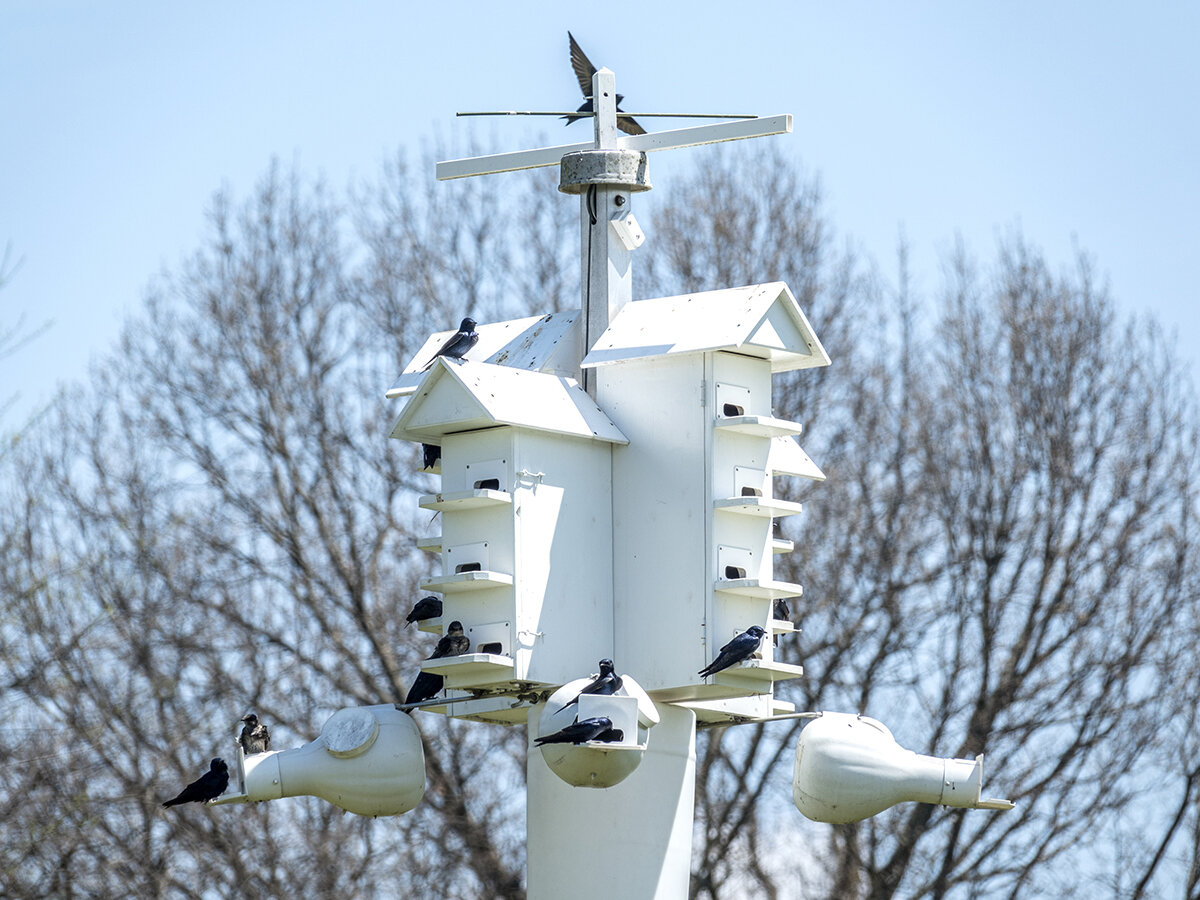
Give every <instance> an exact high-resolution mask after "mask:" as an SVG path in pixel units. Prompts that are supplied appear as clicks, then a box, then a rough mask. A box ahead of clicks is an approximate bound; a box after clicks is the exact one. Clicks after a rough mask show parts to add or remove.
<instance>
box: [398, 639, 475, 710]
mask: <svg viewBox="0 0 1200 900" xmlns="http://www.w3.org/2000/svg"><path fill="white" fill-rule="evenodd" d="M470 649H471V639H470V638H469V637H467V636H466V635H465V634H464V633H463V626H462V622H459V621H458V620H457V619H456V620H455V621H453V622H451V623H450V625H449V627H448V628H447V629H446V633H445V634H444V635H442V637H441V639H440V640H439V641H438V642H437V647H435V648H434V651H433V653H431V654H430V656H429V658H430V659H444V658H446V657H447V656H462V655H463V654H464V653H466V652H467V651H468V650H470ZM445 682H446V679H445V678H443V677H442V676H441V675H438V674H437V673H436V672H418V673H417V677H416V678H415V679H413V683H412V687H411V688H409V689H408V696H406V697H405V698H404V702H405V704H408V703H420V702H421V701H422V700H431V699H433V698H434V697H436V696H437V695H438V691H440V690H441V689H442V685H443V684H445ZM408 712H410V713H411V712H412V710H408Z"/></svg>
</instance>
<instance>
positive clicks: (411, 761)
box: [214, 703, 425, 816]
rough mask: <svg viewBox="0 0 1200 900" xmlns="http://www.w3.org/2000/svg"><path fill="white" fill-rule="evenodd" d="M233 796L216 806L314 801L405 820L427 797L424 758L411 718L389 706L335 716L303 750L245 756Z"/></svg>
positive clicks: (229, 794)
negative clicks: (286, 799)
mask: <svg viewBox="0 0 1200 900" xmlns="http://www.w3.org/2000/svg"><path fill="white" fill-rule="evenodd" d="M238 761H239V765H238V771H237V773H236V774H237V778H236V784H237V787H238V790H236V791H227V792H226V793H225V794H223V795H222V796H221V797H220V798H218V799H217V800H215V801H214V805H220V804H225V803H246V802H250V801H257V800H278V799H279V798H281V797H299V796H304V795H308V796H313V797H320V798H321V799H323V800H326V801H328V802H330V803H332V804H334V805H335V806H338V807H340V808H342V809H344V810H346V811H347V812H352V813H356V814H358V815H360V816H395V815H399V814H401V813H405V812H408V811H409V810H411V809H412V808H413V807H415V806H416V805H417V804H418V803H419V802H421V798H422V797H423V796H424V795H425V754H424V751H423V750H422V749H421V734H420V732H419V731H417V726H416V725H415V724H414V723H413V720H412V717H411V716H408V715H405V714H404V713H402V712H399V711H397V710H396V709H395V707H393V706H392V705H391V704H390V703H389V704H383V705H379V706H360V707H354V708H348V709H340V710H338V711H337V712H335V713H334V714H333V715H332V716H330V717H329V718H328V719H327V720H326V722H325V724H324V726H322V728H321V733H320V735H318V736H317V738H316V739H315V740H313V741H310V742H309V743H307V744H305V745H304V746H303V747H293V748H292V749H290V750H271V751H268V752H266V753H255V754H253V755H252V756H243V755H242V752H241V749H240V748H239V749H238Z"/></svg>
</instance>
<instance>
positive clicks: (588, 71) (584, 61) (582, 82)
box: [563, 31, 646, 134]
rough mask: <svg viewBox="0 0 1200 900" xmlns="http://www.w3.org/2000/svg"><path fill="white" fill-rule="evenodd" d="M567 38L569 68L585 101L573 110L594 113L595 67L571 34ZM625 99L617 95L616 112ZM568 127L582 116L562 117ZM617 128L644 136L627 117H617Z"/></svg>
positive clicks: (639, 128)
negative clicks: (573, 71) (573, 73)
mask: <svg viewBox="0 0 1200 900" xmlns="http://www.w3.org/2000/svg"><path fill="white" fill-rule="evenodd" d="M567 38H568V40H570V42H571V68H572V69H574V70H575V77H576V78H577V79H579V89H580V90H581V91H583V96H584V97H586V98H587V99H586V100H584V101H583V105H582V106H580V107H579V109H577V110H575V112H577V113H591V112H594V111H595V108H594V107H593V106H592V76H593V75H595V74H596V67H595V66H593V65H592V61H591V60H590V59H588V58H587V54H585V53H584V52H583V50H582V49H581V48H580V46H579V44H578V43H577V42H576V40H575V36H574V35H573V34H571V32H569V31H568V32H567ZM624 99H625V95H624V94H617V112H620V111H621V101H622V100H624ZM563 118H564V119H566V120H567V124H568V125H570V124H571V123H572V122H574V121H575V120H576V119H581V118H583V117H582V116H563ZM617 127H618V128H620V129H621V130H622V131H623V132H625V133H626V134H645V133H646V129H645V128H643V127H642V126H641V125H639V124H638V123H637V122H635V121H634V120H633V119H631V118H630V117H629V116H617Z"/></svg>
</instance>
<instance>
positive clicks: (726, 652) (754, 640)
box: [699, 625, 766, 678]
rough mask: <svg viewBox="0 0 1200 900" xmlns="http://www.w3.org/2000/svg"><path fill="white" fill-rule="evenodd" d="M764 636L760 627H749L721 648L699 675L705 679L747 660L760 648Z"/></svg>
mask: <svg viewBox="0 0 1200 900" xmlns="http://www.w3.org/2000/svg"><path fill="white" fill-rule="evenodd" d="M765 634H766V632H765V631H764V630H763V629H762V628H761V627H760V626H758V625H751V626H750V627H749V628H747V629H746V630H745V631H743V632H742V633H741V634H739V635H738V636H737V637H735V638H734V639H733V640H732V641H730V642H729V643H728V644H726V645H725V646H724V647H722V648H721V652H720V654H719V655H718V656H717V658H716V659H714V660H713V661H712V662H710V663H709V664H708V665H707V666H705V667H704V668H703V669H701V670H700V673H699V674H701V675H703V676H704V677H705V678H707V677H708V676H709V675H713V674H715V673H717V672H720V671H721V670H722V669H728V668H729V667H730V666H732V665H736V664H737V663H740V662H741V661H742V660H743V659H749V658H750V656H751V655H752V654H753V653H754V651H756V650H757V649H758V648H759V646H761V644H762V639H763V636H764V635H765Z"/></svg>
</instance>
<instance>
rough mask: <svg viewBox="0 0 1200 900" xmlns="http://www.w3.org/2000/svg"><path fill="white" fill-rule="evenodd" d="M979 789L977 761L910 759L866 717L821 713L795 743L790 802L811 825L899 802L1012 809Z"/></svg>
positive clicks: (852, 819) (909, 753) (881, 726)
mask: <svg viewBox="0 0 1200 900" xmlns="http://www.w3.org/2000/svg"><path fill="white" fill-rule="evenodd" d="M982 790H983V755H982V754H980V755H979V756H977V757H975V759H973V760H972V759H941V758H939V757H936V756H924V755H922V754H919V753H914V752H913V751H911V750H905V749H904V748H903V747H901V746H900V745H899V744H898V743H896V739H895V738H894V737H893V736H892V733H891V731H889V730H888V728H887V726H885V725H884V724H883V723H882V722H879V721H877V720H875V719H869V718H867V717H866V716H856V715H853V714H851V713H833V712H825V713H821V715H820V717H819V718H816V719H814V720H813V721H812V722H810V723H809V724H808V725H806V726H805V727H804V730H803V731H801V732H800V738H799V740H798V741H797V742H796V761H795V765H794V768H793V774H792V799H793V801H794V802H795V804H796V807H797V809H799V810H800V812H802V813H803V814H804V815H805V816H806V817H808V818H810V819H812V820H814V821H817V822H831V823H834V824H839V825H840V824H845V823H848V822H857V821H859V820H860V819H866V818H868V817H870V816H873V815H875V814H877V813H880V812H883V810H885V809H888V808H889V807H891V806H894V805H896V804H897V803H901V802H904V801H917V802H919V803H936V804H938V805H940V806H952V807H957V808H960V809H995V810H1008V809H1012V808H1013V804H1012V802H1011V801H1008V800H1000V799H985V798H983V797H982Z"/></svg>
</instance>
